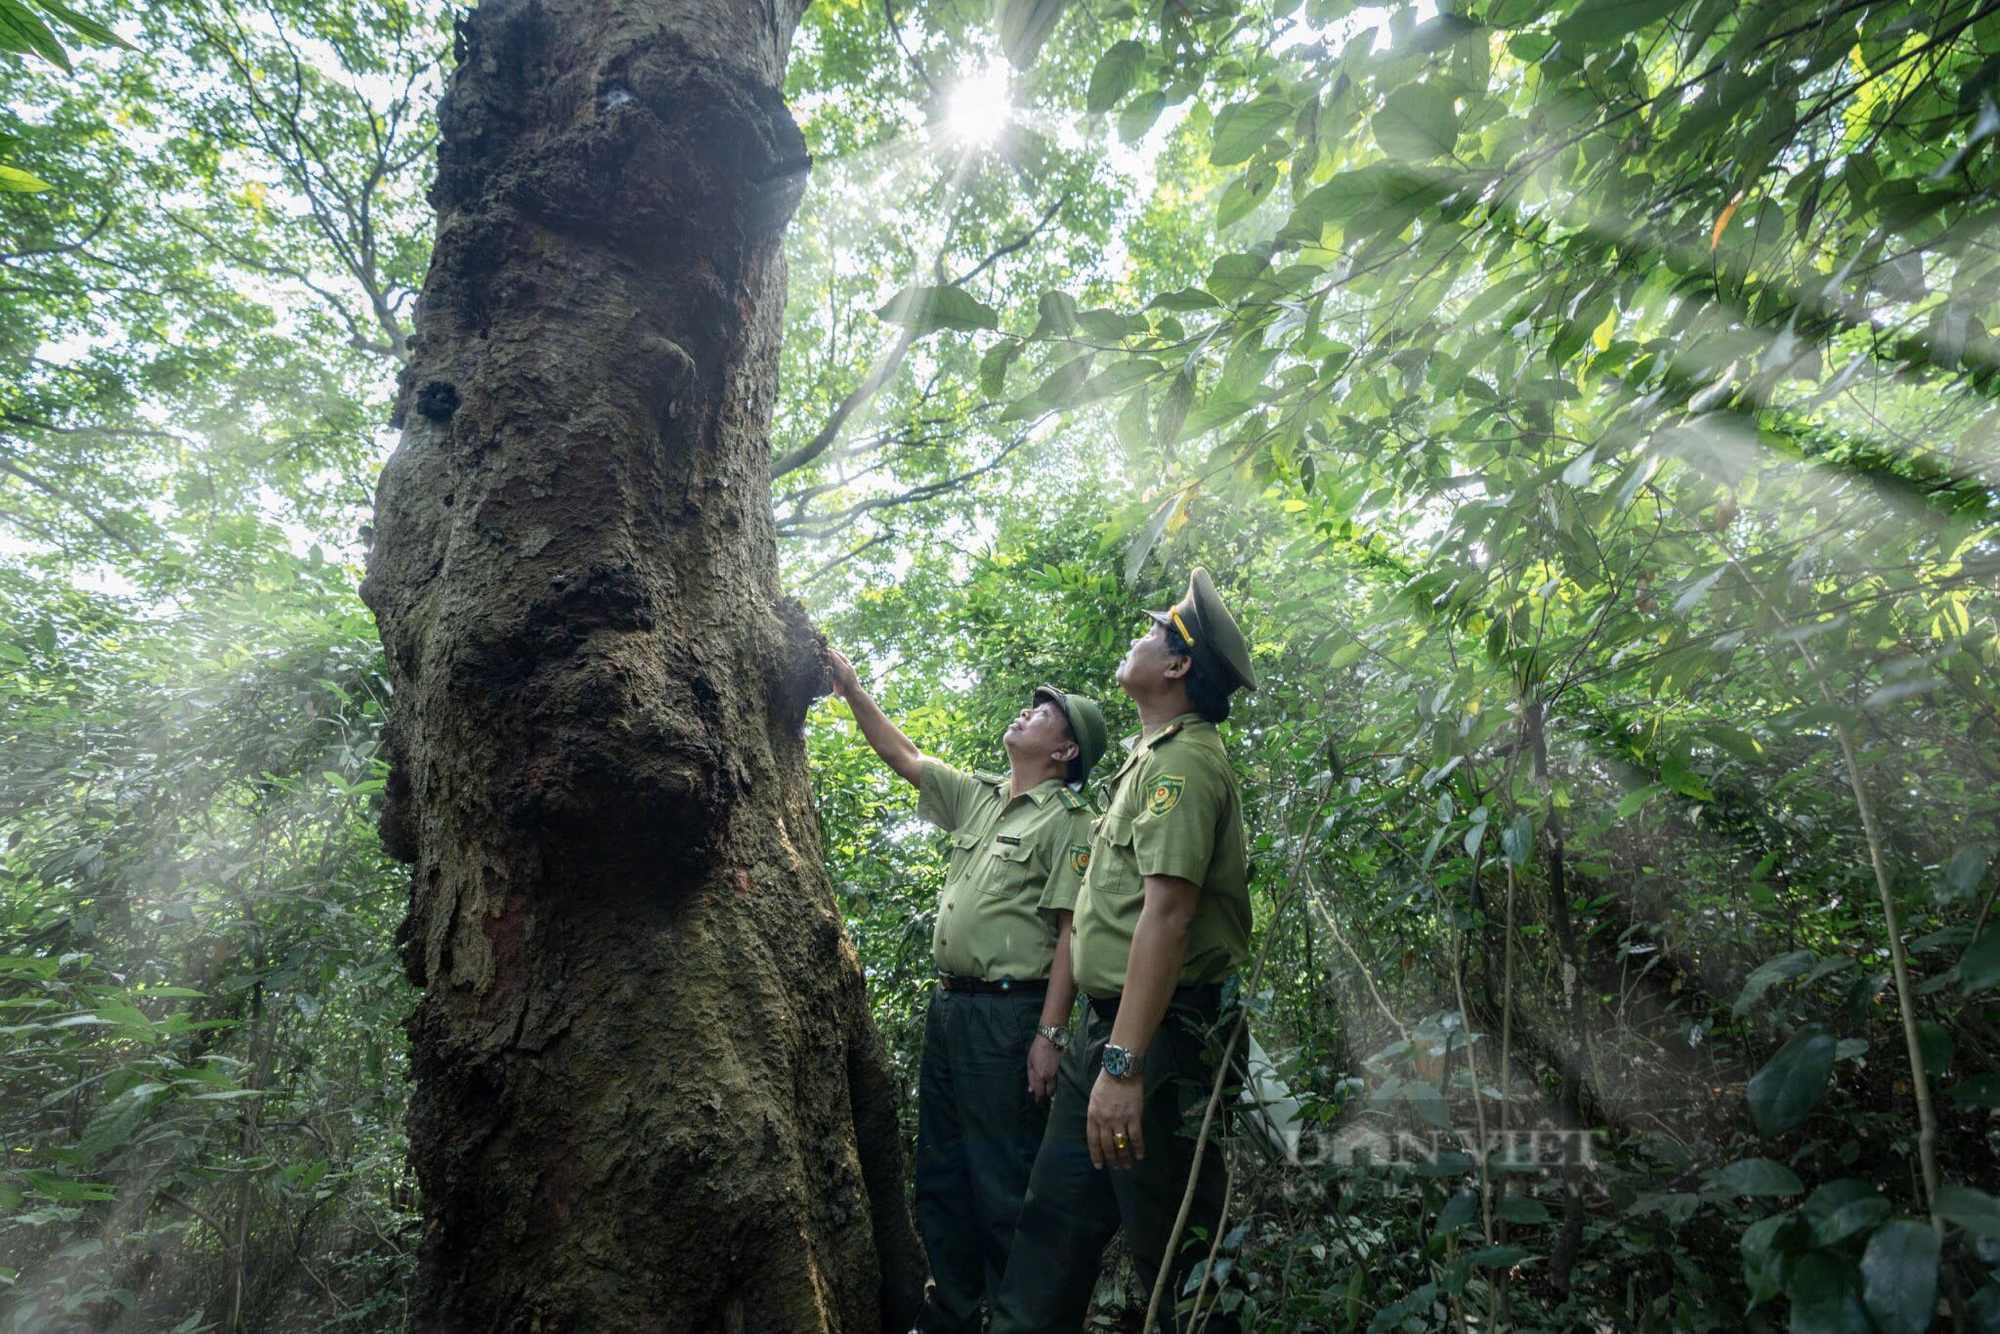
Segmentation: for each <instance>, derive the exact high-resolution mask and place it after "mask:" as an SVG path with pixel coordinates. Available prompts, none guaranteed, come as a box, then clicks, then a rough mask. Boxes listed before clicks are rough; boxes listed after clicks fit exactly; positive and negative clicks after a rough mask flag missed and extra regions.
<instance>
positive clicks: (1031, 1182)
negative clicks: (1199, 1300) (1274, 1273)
mask: <svg viewBox="0 0 2000 1334" xmlns="http://www.w3.org/2000/svg"><path fill="white" fill-rule="evenodd" d="M1214 1020H1215V1016H1214V1014H1213V1013H1201V1012H1197V1011H1192V1010H1189V1009H1185V1008H1182V1007H1179V1006H1176V1007H1175V1008H1174V1009H1171V1010H1169V1011H1168V1012H1167V1018H1166V1021H1165V1022H1164V1023H1162V1024H1161V1025H1160V1031H1159V1033H1158V1034H1157V1035H1156V1036H1155V1037H1154V1039H1153V1045H1152V1048H1151V1049H1150V1050H1149V1051H1147V1053H1146V1070H1145V1080H1146V1103H1145V1110H1144V1112H1143V1113H1142V1116H1141V1121H1140V1129H1141V1133H1142V1134H1143V1135H1144V1137H1145V1144H1146V1156H1145V1157H1144V1158H1143V1159H1141V1160H1140V1161H1139V1162H1138V1163H1137V1164H1135V1165H1134V1166H1133V1168H1132V1170H1131V1171H1129V1172H1127V1171H1112V1170H1110V1169H1109V1168H1104V1169H1100V1168H1095V1167H1092V1166H1091V1165H1090V1146H1089V1144H1088V1143H1087V1141H1086V1140H1085V1138H1084V1127H1085V1124H1086V1121H1087V1119H1088V1116H1089V1110H1090V1089H1091V1085H1093V1084H1094V1083H1096V1082H1097V1075H1098V1071H1099V1069H1100V1067H1101V1066H1102V1064H1103V1059H1104V1044H1105V1043H1107V1042H1109V1041H1110V1040H1111V1021H1110V1020H1108V1019H1105V1018H1102V1017H1101V1016H1099V1015H1098V1014H1097V1013H1096V1011H1095V1010H1092V1009H1089V1008H1086V1009H1085V1011H1084V1022H1085V1027H1084V1033H1083V1040H1082V1041H1080V1042H1076V1043H1072V1044H1071V1046H1070V1050H1069V1054H1068V1055H1067V1056H1066V1057H1065V1058H1064V1059H1063V1063H1062V1071H1061V1073H1060V1074H1059V1075H1058V1076H1057V1079H1056V1094H1055V1097H1054V1099H1053V1100H1052V1101H1051V1105H1050V1108H1049V1129H1048V1134H1047V1135H1045V1136H1043V1138H1042V1147H1041V1150H1040V1151H1039V1152H1038V1153H1037V1154H1036V1155H1035V1169H1034V1174H1033V1175H1032V1176H1031V1177H1029V1179H1028V1197H1027V1200H1026V1201H1025V1202H1024V1203H1023V1204H1022V1206H1021V1223H1020V1227H1019V1228H1018V1229H1017V1230H1016V1231H1015V1233H1014V1245H1013V1249H1012V1250H1011V1251H1010V1252H1009V1253H1008V1257H1007V1275H1006V1277H1005V1279H1003V1280H1002V1282H1001V1284H1000V1293H999V1297H998V1298H997V1299H996V1300H995V1301H994V1303H993V1310H992V1323H991V1325H990V1326H989V1327H988V1328H989V1334H1071V1332H1072V1331H1076V1330H1080V1329H1081V1328H1082V1327H1083V1318H1084V1316H1085V1314H1086V1313H1087V1312H1088V1310H1089V1308H1090V1294H1091V1290H1092V1289H1093V1288H1095V1287H1096V1286H1097V1271H1098V1266H1099V1264H1100V1262H1101V1261H1102V1260H1103V1257H1104V1247H1105V1245H1106V1244H1107V1243H1109V1242H1110V1240H1111V1236H1112V1234H1113V1233H1114V1232H1116V1231H1117V1230H1118V1229H1119V1228H1120V1227H1121V1226H1122V1227H1123V1228H1124V1229H1125V1244H1126V1245H1127V1247H1129V1248H1130V1249H1131V1252H1132V1259H1133V1262H1134V1265H1135V1267H1136V1268H1137V1269H1138V1271H1139V1278H1140V1281H1141V1282H1143V1283H1144V1284H1145V1285H1146V1287H1147V1289H1148V1291H1150V1290H1151V1288H1152V1284H1153V1279H1154V1276H1155V1275H1157V1274H1158V1273H1159V1270H1160V1262H1161V1260H1162V1258H1163V1257H1162V1252H1164V1251H1165V1250H1166V1247H1167V1235H1168V1233H1170V1232H1172V1231H1173V1226H1174V1218H1175V1216H1176V1215H1178V1214H1179V1212H1180V1207H1181V1194H1182V1192H1183V1191H1185V1190H1186V1189H1187V1181H1188V1176H1189V1174H1190V1173H1195V1174H1196V1180H1197V1184H1196V1187H1195V1197H1194V1207H1193V1209H1192V1211H1191V1212H1190V1213H1189V1214H1188V1224H1187V1230H1186V1231H1185V1232H1183V1233H1182V1237H1181V1240H1182V1248H1181V1251H1180V1254H1179V1255H1177V1256H1174V1257H1173V1262H1172V1267H1171V1277H1170V1279H1169V1282H1168V1286H1167V1294H1168V1295H1167V1299H1166V1300H1165V1301H1164V1302H1163V1303H1162V1304H1163V1305H1164V1306H1166V1308H1167V1309H1166V1310H1165V1311H1163V1312H1161V1320H1160V1325H1161V1328H1163V1329H1175V1328H1177V1325H1176V1324H1175V1320H1174V1314H1173V1306H1174V1301H1173V1299H1174V1298H1175V1297H1177V1296H1179V1294H1180V1290H1181V1288H1182V1286H1183V1285H1184V1284H1185V1283H1186V1281H1187V1276H1188V1274H1189V1272H1190V1271H1191V1270H1192V1269H1193V1268H1194V1266H1195V1265H1196V1264H1198V1263H1200V1262H1201V1260H1202V1259H1203V1258H1204V1257H1206V1255H1207V1254H1208V1242H1207V1240H1206V1239H1205V1238H1206V1237H1207V1236H1208V1235H1210V1234H1212V1233H1213V1231H1214V1228H1215V1225H1216V1221H1217V1220H1218V1219H1219V1218H1220V1217H1221V1214H1222V1197H1223V1190H1224V1186H1225V1178H1224V1174H1223V1166H1222V1151H1221V1149H1220V1148H1218V1147H1217V1145H1216V1140H1217V1139H1218V1138H1219V1137H1220V1136H1219V1131H1220V1127H1219V1126H1218V1127H1216V1128H1214V1129H1211V1130H1210V1131H1209V1143H1208V1146H1207V1148H1206V1150H1205V1151H1204V1152H1203V1154H1202V1158H1201V1163H1200V1165H1199V1168H1197V1165H1196V1163H1195V1161H1194V1141H1195V1136H1196V1135H1197V1134H1198V1133H1199V1132H1200V1130H1201V1115H1202V1111H1203V1109H1204V1108H1205V1107H1206V1106H1207V1104H1208V1095H1209V1092H1210V1090H1211V1089H1212V1088H1213V1080H1214V1079H1215V1066H1214V1064H1213V1061H1212V1058H1211V1056H1210V1054H1209V1052H1208V1049H1207V1042H1206V1039H1205V1037H1204V1034H1205V1032H1206V1030H1207V1029H1208V1028H1209V1026H1210V1025H1211V1024H1213V1022H1214ZM1227 1096H1228V1095H1226V1094H1225V1097H1227ZM1196 1229H1200V1231H1201V1234H1202V1237H1203V1238H1204V1239H1203V1240H1200V1241H1197V1240H1196V1239H1195V1230H1196ZM1231 1327H1233V1325H1232V1324H1231V1322H1229V1321H1227V1320H1226V1319H1225V1318H1224V1317H1221V1316H1218V1317H1217V1318H1216V1320H1215V1321H1214V1322H1212V1323H1211V1324H1210V1325H1209V1329H1210V1330H1211V1331H1220V1330H1222V1329H1225V1328H1231Z"/></svg>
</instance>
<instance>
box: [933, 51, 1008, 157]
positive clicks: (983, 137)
mask: <svg viewBox="0 0 2000 1334" xmlns="http://www.w3.org/2000/svg"><path fill="white" fill-rule="evenodd" d="M1013 118H1014V108H1013V99H1012V96H1011V91H1010V89H1009V86H1008V78H1007V66H1006V65H1004V64H1000V63H995V64H991V65H988V66H986V67H985V68H983V69H977V70H973V71H972V72H970V73H968V74H966V75H965V76H964V77H962V78H961V79H960V80H959V81H958V86H957V87H955V88H953V89H952V91H951V98H950V101H949V102H948V103H947V105H946V110H945V128H946V130H947V132H948V133H949V134H950V136H951V139H952V142H953V143H955V144H959V145H963V146H964V147H967V148H990V147H992V146H993V145H994V144H996V143H998V142H999V140H1000V136H1001V134H1003V133H1004V132H1005V131H1006V129H1007V126H1008V125H1009V124H1010V123H1011V122H1012V120H1013Z"/></svg>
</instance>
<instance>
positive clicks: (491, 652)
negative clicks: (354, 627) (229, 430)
mask: <svg viewBox="0 0 2000 1334" xmlns="http://www.w3.org/2000/svg"><path fill="white" fill-rule="evenodd" d="M803 9H804V3H803V0H780V3H777V4H774V5H772V6H769V7H765V6H757V5H748V4H741V3H731V2H730V0H680V2H679V3H675V4H672V5H668V4H663V3H658V2H657V0H622V2H621V3H601V2H599V3H584V0H487V3H485V4H482V5H481V6H480V7H479V9H478V10H477V11H476V12H475V13H474V14H473V15H472V16H471V18H470V19H469V20H467V21H466V22H465V23H464V25H463V26H462V27H461V29H460V32H459V42H460V52H459V57H460V58H459V62H458V67H457V70H456V72H455V73H454V75H453V77H452V80H451V86H450V89H449V91H448V93H447V94H446V97H445V101H444V105H443V108H442V110H441V113H440V136H441V137H440V146H439V152H438V173H437V181H436V184H435V186H434V188H433V192H432V200H433V203H434V204H435V205H436V208H437V214H438V224H437V239H436V248H435V252H434V254H433V257H432V260H431V267H430V272H429V276H428V278H427V279H426V281H425V284H424V288H423V292H422V296H421V299H420V302H419V305H418V311H417V315H416V319H415V334H414V336H413V337H412V339H411V357H410V362H409V366H408V369H407V371H406V374H405V379H404V387H403V408H402V412H403V419H404V421H405V425H404V427H403V436H402V441H401V444H400V446H399V448H398V449H397V451H396V453H395V455H394V457H393V458H392V459H391V460H390V461H389V463H388V465H387V467H386V468H385V470H384V472H383V476H382V483H381V490H380V493H379V496H378V501H377V522H376V536H375V545H374V549H373V552H372V554H371V557H370V561H369V574H368V578H367V581H366V583H365V585H364V586H363V595H364V597H365V598H366V599H367V601H368V603H369V605H370V606H371V607H372V608H373V609H374V611H375V613H376V616H377V618H378V620H379V623H380V627H381V634H382V642H383V644H384V646H385V648H386V649H387V652H388V659H389V665H390V670H391V673H392V676H393V679H394V682H395V687H396V695H397V705H398V712H397V715H396V718H395V721H394V724H393V738H394V740H393V750H394V772H393V776H392V778H391V781H390V785H389V786H390V801H389V805H388V809H387V811H386V813H385V820H384V830H385V835H386V838H387V841H388V844H389V846H390V847H391V849H392V850H393V851H395V852H396V853H397V854H398V855H400V856H403V857H405V858H406V859H408V860H409V861H411V862H412V863H414V875H413V880H412V888H411V901H410V913H409V917H408V920H407V923H406V928H405V933H404V939H405V949H406V955H405V958H406V964H407V967H408V970H409V972H410V975H411V977H412V978H413V979H414V980H415V981H416V982H417V983H418V984H419V985H421V986H422V987H423V988H424V989H425V994H424V999H423V1001H422V1003H421V1005H420V1006H419V1008H418V1010H417V1013H416V1015H415V1016H414V1018H413V1019H412V1020H411V1021H410V1024H409V1029H410V1035H411V1039H412V1043H413V1057H414V1067H415V1078H416V1092H415V1097H414V1101H413V1105H412V1110H411V1116H410V1129H411V1144H412V1154H413V1157H414V1158H415V1160H416V1164H417V1169H418V1172H419V1175H420V1177H421V1180H422V1185H423V1188H424V1192H425V1197H426V1209H427V1211H428V1213H429V1215H430V1220H429V1225H428V1227H427V1231H426V1234H425V1243H424V1253H423V1259H422V1267H421V1276H420V1280H419V1288H420V1291H419V1296H418V1302H417V1306H418V1310H417V1313H416V1314H417V1323H418V1325H419V1327H422V1328H440V1329H479V1330H489V1329H523V1330H525V1329H530V1328H532V1329H537V1330H555V1329H608V1328H614V1327H615V1328H632V1329H639V1328H643V1329H701V1330H755V1329H768V1330H808V1329H825V1330H862V1329H872V1328H876V1327H889V1326H891V1325H893V1326H895V1327H907V1325H908V1323H909V1317H910V1315H911V1314H912V1306H913V1302H914V1299H915V1297H916V1296H917V1292H918V1288H919V1285H920V1283H921V1277H922V1269H921V1262H920V1260H919V1259H918V1252H917V1249H916V1246H915V1242H914V1239H913V1235H912V1233H911V1231H910V1227H909V1222H908V1216H907V1213H906V1210H905V1206H904V1204H903V1197H902V1187H903V1181H902V1159H901V1149H900V1143H899V1140H898V1138H897V1131H896V1117H895V1106H894V1094H893V1089H892V1087H891V1085H890V1082H889V1080H888V1077H887V1068H886V1065H885V1062H884V1058H883V1055H882V1052H881V1049H880V1045H879V1042H878V1040H877V1038H876V1035H875V1031H874V1028H873V1025H872V1021H871V1019H870V1017H869V1013H868V1006H867V998H866V995H865V990H864V985H863V979H862V974H861V969H860V967H859V964H858V962H857V960H856V957H855V954H854V952H853V950H852V948H851V947H850V945H849V943H848V941H847V939H846V937H845V936H844V934H843V932H842V929H841V922H840V916H839V914H838V912H837V910H836V908H835V905H834V902H833V898H832V894H831V891H830V887H829V884H828V881H827V877H826V873H825V870H824V868H823V866H822V864H821V860H820V851H819V849H820V835H819V828H818V822H817V818H816V816H815V813H814V809H813V805H812V802H811V799H810V794H809V792H808V789H807V783H806V764H805V751H804V748H803V743H802V740H801V727H802V723H803V720H804V717H805V711H806V708H807V706H808V705H809V704H810V702H811V700H812V698H813V697H814V696H815V694H816V693H818V692H819V690H820V689H821V682H822V675H823V656H822V653H823V649H822V644H821V641H820V640H819V638H818V636H817V634H816V632H815V631H814V630H813V629H812V627H811V626H810V624H809V623H808V622H807V620H806V618H805V616H804V614H803V612H801V611H800V610H799V609H798V608H797V606H796V604H792V603H788V602H786V601H784V600H783V599H782V598H781V596H780V593H779V590H778V579H777V560H776V544H775V540H774V537H773V531H772V520H771V510H770V484H769V480H768V475H767V463H768V458H769V447H768V438H767V433H768V418H769V412H770V404H771V401H772V397H773V393H774V387H775V385H774V381H775V376H776V367H777V352H778V344H779V335H780V318H781V315H782V311H783V306H784V293H785V279H784V264H783V259H782V256H781V253H780V239H781V235H782V232H783V229H784V226H785V223H786V221H787V219H788V218H789V216H790V214H791V211H792V209H793V207H794V205H795V204H796V202H797V199H798V195H799V192H800V190H801V189H802V188H803V185H804V182H805V179H806V170H807V167H808V157H807V154H806V150H805V145H804V141H803V140H802V138H801V137H800V134H799V131H798V129H797V127H796V126H795V125H794V124H793V121H792V119H791V116H790V114H789V113H788V112H787V110H786V107H785V103H784V100H783V97H782V95H781V92H780V88H781V85H782V79H783V74H784V67H785V61H786V57H787V53H788V47H789V45H790V41H791V36H792V33H793V30H794V28H795V27H796V25H797V23H798V20H799V17H800V14H801V12H802V11H803Z"/></svg>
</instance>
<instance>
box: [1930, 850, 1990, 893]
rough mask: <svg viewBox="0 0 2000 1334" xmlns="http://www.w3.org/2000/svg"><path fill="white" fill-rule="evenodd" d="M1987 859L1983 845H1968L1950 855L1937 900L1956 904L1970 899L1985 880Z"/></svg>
mask: <svg viewBox="0 0 2000 1334" xmlns="http://www.w3.org/2000/svg"><path fill="white" fill-rule="evenodd" d="M1988 861H1989V858H1988V855H1987V851H1986V845H1985V844H1984V843H1968V844H1966V845H1965V846H1964V847H1962V848H1960V849H1959V850H1958V851H1957V852H1954V853H1952V854H1951V860H1950V861H1948V862H1946V863H1945V867H1944V879H1943V884H1942V888H1941V892H1940V893H1939V894H1938V896H1937V899H1938V902H1940V903H1956V902H1958V901H1959V900H1961V899H1966V898H1970V897H1971V896H1972V893H1973V891H1974V890H1976V889H1978V888H1979V882H1980V881H1982V880H1984V879H1985V878H1986V867H1987V864H1988Z"/></svg>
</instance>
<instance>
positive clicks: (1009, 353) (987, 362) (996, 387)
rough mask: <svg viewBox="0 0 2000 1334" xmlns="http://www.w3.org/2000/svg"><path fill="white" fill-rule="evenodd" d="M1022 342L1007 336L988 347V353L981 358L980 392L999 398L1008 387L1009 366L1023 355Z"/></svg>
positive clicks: (989, 396)
mask: <svg viewBox="0 0 2000 1334" xmlns="http://www.w3.org/2000/svg"><path fill="white" fill-rule="evenodd" d="M1021 347H1022V345H1021V343H1019V342H1018V341H1016V340H1015V339H1012V338H1005V339H1002V340H1001V341H999V342H997V343H995V344H994V345H993V346H992V347H989V348H987V349H986V355H985V356H983V357H981V358H980V359H979V392H980V393H982V394H984V395H986V396H987V397H988V398H998V397H1000V395H1001V393H1002V392H1003V391H1004V390H1005V389H1006V388H1007V368H1008V367H1009V366H1011V365H1013V364H1014V359H1015V358H1016V357H1018V356H1020V355H1021Z"/></svg>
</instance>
